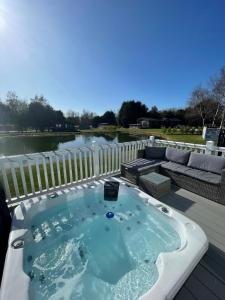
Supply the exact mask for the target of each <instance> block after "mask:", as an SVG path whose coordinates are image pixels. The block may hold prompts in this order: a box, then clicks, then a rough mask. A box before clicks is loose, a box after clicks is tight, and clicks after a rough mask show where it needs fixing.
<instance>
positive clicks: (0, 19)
mask: <svg viewBox="0 0 225 300" xmlns="http://www.w3.org/2000/svg"><path fill="white" fill-rule="evenodd" d="M5 26H6V22H5V19H4V18H3V17H2V16H1V15H0V30H3V29H4V28H5Z"/></svg>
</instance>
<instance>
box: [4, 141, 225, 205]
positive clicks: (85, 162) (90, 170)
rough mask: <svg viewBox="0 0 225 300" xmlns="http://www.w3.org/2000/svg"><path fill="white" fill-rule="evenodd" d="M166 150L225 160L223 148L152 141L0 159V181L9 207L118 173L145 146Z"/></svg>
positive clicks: (208, 144)
mask: <svg viewBox="0 0 225 300" xmlns="http://www.w3.org/2000/svg"><path fill="white" fill-rule="evenodd" d="M153 145H154V146H162V147H163V146H164V147H165V146H166V147H175V148H178V149H182V150H190V151H194V152H199V153H203V154H211V155H222V156H225V148H222V147H215V146H214V144H213V142H207V143H206V145H201V144H190V143H181V142H174V141H165V140H159V139H154V137H153V136H152V137H150V139H146V140H141V141H133V142H127V143H117V144H103V145H99V144H96V143H95V142H93V143H92V146H91V147H82V148H71V149H65V150H59V151H50V152H41V153H34V154H25V155H16V156H6V157H1V158H0V180H1V181H2V182H3V185H4V188H5V191H6V195H7V201H8V204H9V205H11V204H16V203H17V202H18V201H21V200H24V199H27V198H29V197H34V196H38V195H40V194H42V193H46V192H49V191H54V190H55V189H58V188H61V187H66V186H70V185H72V184H80V183H84V182H86V181H88V180H91V179H98V178H100V177H102V176H107V175H115V174H118V173H119V172H120V165H121V162H128V161H131V160H133V159H136V158H137V151H138V150H139V149H144V148H145V146H153Z"/></svg>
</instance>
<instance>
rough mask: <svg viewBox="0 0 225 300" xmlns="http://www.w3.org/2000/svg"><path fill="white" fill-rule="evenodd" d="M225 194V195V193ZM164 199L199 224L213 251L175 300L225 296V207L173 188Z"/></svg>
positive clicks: (210, 299) (205, 299) (208, 299)
mask: <svg viewBox="0 0 225 300" xmlns="http://www.w3.org/2000/svg"><path fill="white" fill-rule="evenodd" d="M224 197H225V195H224ZM160 201H162V202H164V203H166V204H168V205H170V206H171V207H173V208H175V209H177V210H178V211H179V212H181V213H182V214H184V215H186V216H187V217H188V218H190V219H192V220H194V221H195V222H196V223H198V224H199V225H200V226H201V227H202V229H203V230H204V231H205V233H206V235H207V237H208V240H209V243H210V245H209V250H208V251H207V253H206V254H205V256H204V257H203V258H202V260H201V261H200V263H199V264H198V265H197V267H196V268H195V270H194V271H193V272H192V274H191V275H190V277H189V278H188V280H187V281H186V282H185V284H184V286H183V287H182V288H181V290H180V291H179V293H178V294H177V296H176V297H175V300H194V299H199V300H216V299H220V300H224V299H225V206H223V205H220V204H217V203H215V202H213V201H210V200H207V199H205V198H203V197H200V196H198V195H196V194H193V193H191V192H188V191H186V190H184V189H178V188H175V187H173V189H172V191H171V193H170V194H169V195H166V196H164V197H162V198H160Z"/></svg>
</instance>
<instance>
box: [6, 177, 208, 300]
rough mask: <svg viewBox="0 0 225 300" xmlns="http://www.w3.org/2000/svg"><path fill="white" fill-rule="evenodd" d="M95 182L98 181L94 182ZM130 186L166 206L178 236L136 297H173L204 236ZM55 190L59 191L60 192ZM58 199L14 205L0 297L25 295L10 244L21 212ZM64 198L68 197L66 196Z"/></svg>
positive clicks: (19, 233)
mask: <svg viewBox="0 0 225 300" xmlns="http://www.w3.org/2000/svg"><path fill="white" fill-rule="evenodd" d="M116 180H118V181H120V183H121V184H125V183H124V182H123V181H122V180H119V179H116ZM95 184H101V183H99V182H96V183H95ZM131 189H132V190H133V192H135V193H138V194H139V196H140V197H141V198H144V199H145V200H148V202H149V203H150V204H151V205H154V206H155V207H157V209H159V210H161V209H162V207H166V208H167V209H168V213H167V216H169V217H170V218H171V224H172V226H173V227H174V228H175V230H176V231H177V232H178V233H179V235H180V238H181V247H180V249H178V250H176V251H173V252H169V253H161V254H160V255H159V256H158V258H157V261H156V266H157V268H158V273H159V276H158V279H157V281H156V282H155V284H154V285H153V287H152V288H151V289H150V290H149V291H148V292H147V293H145V294H144V295H142V296H141V297H140V298H139V300H150V299H151V300H152V299H154V300H165V299H166V300H167V299H173V298H174V296H175V295H176V293H177V292H178V291H179V289H180V288H181V287H182V285H183V283H184V282H185V280H186V279H187V278H188V276H189V275H190V274H191V272H192V271H193V269H194V268H195V266H196V265H197V264H198V262H199V261H200V259H201V258H202V256H203V255H204V254H205V252H206V251H207V249H208V240H207V237H206V235H205V233H204V232H203V230H202V229H201V228H200V226H199V225H197V224H196V223H195V222H193V221H192V220H190V219H188V218H186V217H185V216H183V215H182V214H180V213H178V212H177V211H175V210H173V209H171V208H170V207H169V206H166V205H165V204H163V203H162V202H160V201H158V200H156V199H154V198H153V197H151V196H149V195H147V194H146V193H144V192H142V191H140V190H139V189H137V188H135V187H134V188H131ZM58 194H60V192H59V193H58ZM71 199H72V198H71ZM61 201H62V199H61V198H60V197H58V198H55V199H54V201H53V199H51V200H49V201H41V202H40V203H39V205H33V204H35V203H37V202H39V200H38V198H32V199H30V200H26V201H24V202H23V203H22V204H21V205H20V206H18V207H17V208H16V209H15V213H14V217H13V222H12V230H11V233H10V237H9V247H8V251H7V256H6V261H5V267H4V273H3V278H2V285H1V294H0V300H14V299H15V297H16V299H17V300H28V299H29V296H28V289H29V284H30V278H29V277H28V276H27V274H26V273H25V272H24V271H23V248H20V249H14V248H13V247H11V244H12V242H13V241H14V240H15V239H19V238H21V237H23V235H24V234H25V233H26V232H27V229H26V228H23V226H24V222H23V220H24V216H25V217H26V219H32V218H33V217H34V216H35V215H36V214H37V213H39V212H40V211H42V210H45V209H48V208H50V207H52V206H55V205H57V204H59V203H60V202H61ZM64 201H65V199H64ZM66 201H71V200H70V198H69V197H68V200H66ZM30 300H32V299H30ZM46 300H47V299H46Z"/></svg>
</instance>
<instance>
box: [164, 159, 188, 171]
mask: <svg viewBox="0 0 225 300" xmlns="http://www.w3.org/2000/svg"><path fill="white" fill-rule="evenodd" d="M182 166H183V165H181V164H177V163H175V162H172V161H169V162H166V163H164V164H162V165H161V168H163V169H166V170H169V171H173V172H175V171H176V170H177V169H180V168H181V167H182Z"/></svg>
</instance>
